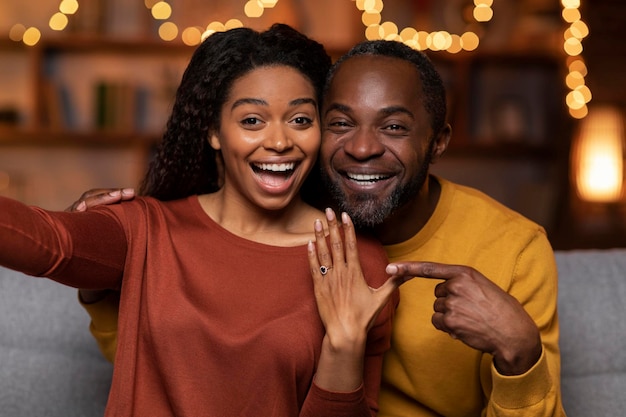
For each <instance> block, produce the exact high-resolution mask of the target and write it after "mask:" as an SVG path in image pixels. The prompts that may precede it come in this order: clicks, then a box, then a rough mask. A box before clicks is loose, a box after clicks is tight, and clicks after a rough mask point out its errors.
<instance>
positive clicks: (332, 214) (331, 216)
mask: <svg viewBox="0 0 626 417" xmlns="http://www.w3.org/2000/svg"><path fill="white" fill-rule="evenodd" d="M326 218H327V219H328V220H335V212H334V211H333V209H331V208H327V209H326Z"/></svg>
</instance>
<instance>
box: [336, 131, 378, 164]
mask: <svg viewBox="0 0 626 417" xmlns="http://www.w3.org/2000/svg"><path fill="white" fill-rule="evenodd" d="M344 151H345V152H346V153H347V154H348V155H350V156H352V157H353V158H354V159H357V160H365V159H370V158H373V157H377V156H380V155H382V154H383V153H385V147H384V146H383V144H382V143H381V141H380V139H379V138H378V137H377V135H376V132H374V131H373V130H370V129H357V130H356V131H355V132H354V135H353V136H352V137H351V138H350V139H348V140H347V141H346V142H345V143H344Z"/></svg>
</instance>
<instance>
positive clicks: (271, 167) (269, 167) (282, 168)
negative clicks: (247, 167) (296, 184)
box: [255, 162, 296, 172]
mask: <svg viewBox="0 0 626 417" xmlns="http://www.w3.org/2000/svg"><path fill="white" fill-rule="evenodd" d="M255 166H256V167H257V168H259V169H261V170H263V171H274V172H286V171H293V169H294V167H295V166H296V164H295V163H293V162H290V163H288V164H255Z"/></svg>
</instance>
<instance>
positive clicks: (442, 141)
mask: <svg viewBox="0 0 626 417" xmlns="http://www.w3.org/2000/svg"><path fill="white" fill-rule="evenodd" d="M451 136H452V126H450V125H449V124H446V125H445V126H444V127H443V129H441V132H439V134H438V135H437V137H436V138H435V146H433V153H432V155H431V158H430V163H431V164H434V163H435V162H437V161H438V160H439V158H441V156H442V155H443V154H444V152H445V151H446V149H448V144H449V143H450V138H451Z"/></svg>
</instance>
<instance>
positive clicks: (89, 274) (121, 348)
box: [0, 196, 397, 417]
mask: <svg viewBox="0 0 626 417" xmlns="http://www.w3.org/2000/svg"><path fill="white" fill-rule="evenodd" d="M0 212H2V213H4V214H3V216H1V217H0V264H2V265H4V266H7V267H9V268H13V269H16V270H20V271H22V272H25V273H27V274H30V275H36V276H46V277H50V278H52V279H55V280H57V281H59V282H62V283H64V284H66V285H71V286H74V287H82V288H120V289H121V293H122V296H121V302H120V316H119V339H118V349H117V354H116V357H115V368H114V374H113V383H112V387H111V392H110V395H109V401H108V404H107V411H106V416H125V417H126V416H132V415H141V416H148V415H149V416H151V417H158V416H212V417H213V416H228V417H230V416H251V415H255V416H261V415H262V416H298V415H300V416H322V415H323V416H370V415H372V414H375V411H376V410H377V396H378V389H379V388H378V387H379V382H380V372H381V362H382V355H383V353H384V352H385V351H386V350H387V349H388V348H389V337H390V332H391V315H392V314H393V310H394V307H395V304H396V303H397V298H394V299H393V300H392V302H391V303H390V305H388V306H387V307H386V308H385V310H383V312H382V313H381V314H380V316H379V318H378V320H377V322H376V325H375V327H373V328H372V330H371V331H370V334H369V336H368V344H367V348H366V358H365V376H364V384H363V386H362V387H361V388H359V389H358V390H356V391H354V392H350V393H333V392H328V391H324V390H322V389H320V388H319V387H317V386H315V384H313V382H312V381H313V377H314V374H315V369H316V365H317V361H318V358H319V355H320V349H321V342H322V338H323V335H324V328H323V325H322V323H321V320H320V318H319V314H318V312H317V306H316V303H315V298H314V295H313V285H312V280H311V277H310V273H309V266H308V261H307V250H306V246H298V247H287V248H286V247H276V246H270V245H264V244H259V243H256V242H252V241H249V240H246V239H243V238H240V237H238V236H235V235H233V234H231V233H230V232H228V231H227V230H225V229H223V228H222V227H220V226H219V225H218V224H217V223H215V222H214V221H212V220H211V219H210V218H209V217H208V216H207V215H206V214H205V213H204V211H203V210H202V208H201V207H200V204H199V202H198V199H197V196H192V197H189V198H187V199H183V200H178V201H172V202H159V201H157V200H154V199H151V198H138V199H136V200H135V201H132V202H129V203H125V204H121V205H114V206H102V207H98V208H96V209H92V210H89V211H88V212H84V213H50V212H47V211H44V210H41V209H37V208H29V207H27V206H25V205H23V204H21V203H18V202H15V201H12V200H8V199H2V198H0ZM359 253H360V256H361V259H362V267H363V270H364V271H365V273H366V279H367V280H368V283H369V284H370V286H372V287H378V286H380V285H381V284H382V283H383V282H384V281H385V280H386V278H387V276H386V274H385V273H384V268H385V265H386V263H387V260H386V257H385V254H384V251H383V250H382V247H381V246H380V245H379V244H378V243H376V242H375V241H373V240H369V239H365V238H362V237H361V238H359Z"/></svg>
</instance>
